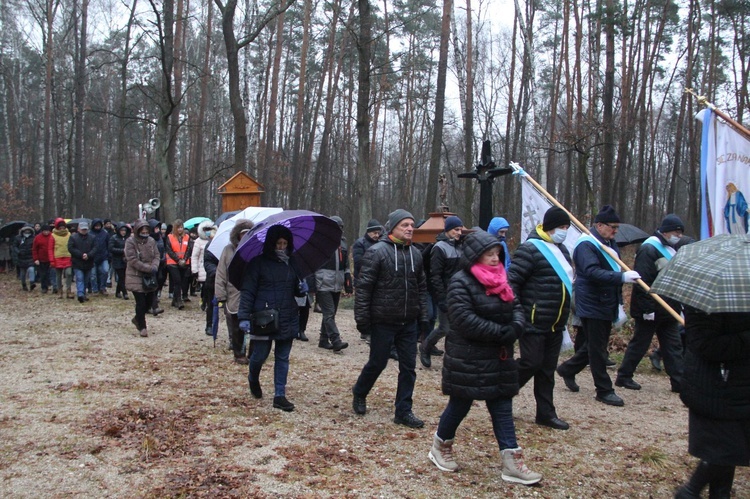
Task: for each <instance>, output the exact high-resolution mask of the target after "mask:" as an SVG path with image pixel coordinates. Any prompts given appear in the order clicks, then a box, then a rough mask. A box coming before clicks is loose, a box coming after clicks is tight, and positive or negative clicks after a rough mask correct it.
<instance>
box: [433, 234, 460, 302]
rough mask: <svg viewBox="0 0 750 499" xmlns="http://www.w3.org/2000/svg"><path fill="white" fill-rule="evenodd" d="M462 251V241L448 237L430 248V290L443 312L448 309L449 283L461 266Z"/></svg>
mask: <svg viewBox="0 0 750 499" xmlns="http://www.w3.org/2000/svg"><path fill="white" fill-rule="evenodd" d="M443 234H445V233H443ZM461 253H462V249H461V241H460V240H458V239H448V238H447V237H445V238H443V239H441V240H438V241H437V242H436V243H435V244H434V245H433V246H432V249H431V250H430V277H429V279H430V291H431V292H432V297H433V298H434V299H435V301H436V302H437V306H438V307H440V310H442V311H443V312H447V311H448V306H447V304H446V294H447V292H448V283H449V282H450V280H451V277H453V274H455V273H456V272H458V270H459V268H460V263H461Z"/></svg>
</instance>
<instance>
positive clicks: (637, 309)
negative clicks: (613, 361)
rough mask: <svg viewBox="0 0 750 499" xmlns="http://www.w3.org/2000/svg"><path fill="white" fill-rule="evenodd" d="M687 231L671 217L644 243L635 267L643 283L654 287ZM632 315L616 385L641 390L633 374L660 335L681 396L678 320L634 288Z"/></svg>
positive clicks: (674, 304)
mask: <svg viewBox="0 0 750 499" xmlns="http://www.w3.org/2000/svg"><path fill="white" fill-rule="evenodd" d="M684 230H685V225H684V224H683V223H682V220H680V218H679V217H678V216H677V215H675V214H669V215H667V216H666V217H665V218H664V220H662V222H661V225H660V226H659V228H658V229H657V230H656V232H654V235H653V236H651V237H649V238H648V239H646V240H645V241H644V242H643V244H642V245H641V247H640V248H639V249H638V252H637V253H636V254H635V264H634V266H633V270H635V271H636V272H638V273H639V274H640V275H641V279H642V280H643V282H645V283H646V284H648V285H649V286H651V285H652V284H653V283H654V281H655V280H656V277H657V276H658V275H659V272H661V270H662V269H663V268H664V267H666V265H667V263H668V262H669V260H671V259H672V257H673V256H674V254H675V253H676V251H677V250H676V249H675V248H674V246H675V245H676V244H677V243H679V242H680V238H681V237H682V233H683V231H684ZM665 301H666V302H667V303H668V304H669V305H670V306H671V307H672V308H673V309H674V310H676V311H677V312H679V311H680V310H681V305H680V304H679V303H677V302H675V301H673V300H669V299H666V298H665ZM630 315H631V316H632V317H633V318H634V319H635V331H634V332H633V338H632V339H631V340H630V343H628V348H627V350H625V357H623V359H622V364H621V365H620V368H619V369H618V370H617V379H616V380H615V385H617V386H621V387H623V388H627V389H629V390H640V389H641V385H640V384H639V383H637V382H636V381H634V380H633V373H634V372H635V369H636V367H638V363H639V362H640V361H641V359H642V358H643V356H644V355H645V354H646V352H647V351H648V348H649V346H650V345H651V340H652V339H653V337H654V333H656V337H657V338H659V347H660V351H661V354H662V356H663V358H664V369H665V370H666V371H667V374H669V380H670V382H671V384H672V391H673V392H678V393H679V391H680V381H681V380H682V342H681V340H680V334H679V332H678V329H677V320H676V319H675V318H674V317H672V315H671V314H670V313H669V312H667V311H666V310H665V309H664V308H663V307H662V306H661V305H659V304H658V303H656V302H655V301H654V299H653V298H652V297H651V296H649V294H648V293H647V292H646V291H644V290H643V289H642V288H641V287H640V286H633V294H632V296H631V299H630Z"/></svg>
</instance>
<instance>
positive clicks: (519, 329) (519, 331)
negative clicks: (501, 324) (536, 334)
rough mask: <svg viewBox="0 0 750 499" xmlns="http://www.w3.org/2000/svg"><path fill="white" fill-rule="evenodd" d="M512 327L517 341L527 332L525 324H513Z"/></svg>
mask: <svg viewBox="0 0 750 499" xmlns="http://www.w3.org/2000/svg"><path fill="white" fill-rule="evenodd" d="M510 326H511V327H512V328H513V332H514V333H516V339H518V338H520V337H521V336H523V333H524V331H525V330H526V328H525V327H524V323H523V322H511V323H510Z"/></svg>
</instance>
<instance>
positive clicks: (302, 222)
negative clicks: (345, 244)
mask: <svg viewBox="0 0 750 499" xmlns="http://www.w3.org/2000/svg"><path fill="white" fill-rule="evenodd" d="M273 225H283V226H284V227H286V228H288V229H289V230H290V231H291V233H292V236H293V238H294V253H293V255H294V260H295V264H296V267H297V270H298V271H299V272H300V276H299V277H300V278H302V279H303V278H305V277H307V276H308V275H310V274H312V273H314V272H315V271H316V270H318V268H319V267H320V266H321V265H323V264H324V263H325V262H326V260H328V259H329V258H331V255H332V254H333V252H334V251H335V250H336V248H338V247H339V244H341V228H340V227H339V224H337V223H336V222H334V221H333V220H331V219H330V218H328V217H327V216H325V215H320V214H319V213H315V212H312V211H306V210H288V211H282V212H281V213H277V214H275V215H271V216H269V217H266V218H264V219H263V220H261V221H260V222H258V223H257V224H255V226H254V227H253V228H252V229H251V230H250V232H248V233H247V234H245V236H244V237H243V238H242V240H241V241H240V244H239V245H238V246H237V250H236V251H235V253H234V257H233V258H232V261H231V263H230V264H229V272H228V273H227V275H228V277H229V281H230V282H231V283H232V284H234V285H235V287H237V288H241V287H242V279H243V277H244V274H245V265H246V264H247V263H248V262H249V261H250V260H252V259H253V258H255V257H256V256H259V255H260V254H261V253H262V252H263V243H264V242H265V240H266V233H267V232H268V228H269V227H271V226H273Z"/></svg>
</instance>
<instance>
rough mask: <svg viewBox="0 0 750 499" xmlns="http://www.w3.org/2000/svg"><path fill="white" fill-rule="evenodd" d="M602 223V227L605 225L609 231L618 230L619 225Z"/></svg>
mask: <svg viewBox="0 0 750 499" xmlns="http://www.w3.org/2000/svg"><path fill="white" fill-rule="evenodd" d="M602 223H603V224H604V225H606V226H607V227H609V228H610V229H612V230H618V229H619V228H620V226H619V225H612V224H608V223H606V222H602Z"/></svg>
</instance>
